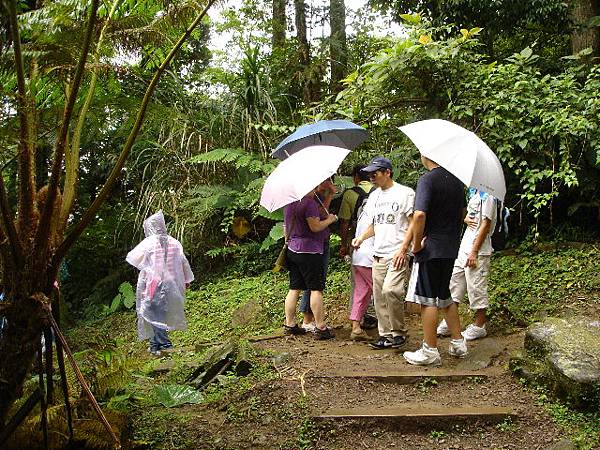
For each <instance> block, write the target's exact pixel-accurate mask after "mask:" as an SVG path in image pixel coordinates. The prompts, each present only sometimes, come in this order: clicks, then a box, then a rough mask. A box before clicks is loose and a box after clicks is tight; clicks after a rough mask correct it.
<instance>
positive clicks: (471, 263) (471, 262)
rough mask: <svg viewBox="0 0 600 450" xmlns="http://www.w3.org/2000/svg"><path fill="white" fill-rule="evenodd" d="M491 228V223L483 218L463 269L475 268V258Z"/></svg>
mask: <svg viewBox="0 0 600 450" xmlns="http://www.w3.org/2000/svg"><path fill="white" fill-rule="evenodd" d="M491 226H492V221H491V220H490V219H489V218H487V217H484V218H483V220H482V221H481V226H480V227H479V231H478V232H477V236H476V237H475V241H474V242H473V247H472V248H471V253H469V256H468V257H467V262H466V263H465V267H477V257H478V256H479V250H480V249H481V246H482V245H483V241H484V240H485V238H486V237H487V235H488V233H489V232H490V228H491Z"/></svg>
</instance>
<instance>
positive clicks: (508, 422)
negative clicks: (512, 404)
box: [496, 417, 517, 433]
mask: <svg viewBox="0 0 600 450" xmlns="http://www.w3.org/2000/svg"><path fill="white" fill-rule="evenodd" d="M496 429H498V430H500V431H502V432H503V433H511V432H513V431H515V430H516V429H517V426H516V424H515V423H514V422H513V421H512V419H511V418H510V417H507V418H506V419H504V420H503V421H502V422H500V423H499V424H498V425H496Z"/></svg>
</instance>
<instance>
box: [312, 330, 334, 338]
mask: <svg viewBox="0 0 600 450" xmlns="http://www.w3.org/2000/svg"><path fill="white" fill-rule="evenodd" d="M333 338H334V334H333V333H332V332H331V330H330V329H329V327H325V329H324V330H321V329H320V328H315V339H316V340H318V341H324V340H326V339H333Z"/></svg>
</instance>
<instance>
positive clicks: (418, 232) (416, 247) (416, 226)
mask: <svg viewBox="0 0 600 450" xmlns="http://www.w3.org/2000/svg"><path fill="white" fill-rule="evenodd" d="M426 220H427V214H426V213H425V212H424V211H415V213H414V215H413V220H412V224H413V227H412V228H413V233H412V243H413V253H418V252H420V251H421V250H422V248H423V233H424V232H425V221H426Z"/></svg>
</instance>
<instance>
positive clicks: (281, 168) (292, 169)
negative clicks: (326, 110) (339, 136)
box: [260, 145, 350, 212]
mask: <svg viewBox="0 0 600 450" xmlns="http://www.w3.org/2000/svg"><path fill="white" fill-rule="evenodd" d="M348 153H350V150H347V149H345V148H340V147H332V146H329V145H313V146H310V147H306V148H303V149H302V150H300V151H298V152H296V153H294V154H293V155H291V156H290V157H289V158H287V159H285V160H284V161H282V162H281V163H279V165H278V166H277V167H276V168H275V170H274V171H273V172H272V173H271V175H269V177H268V178H267V180H266V181H265V185H264V187H263V190H262V193H261V195H260V204H261V205H262V206H264V207H265V209H266V210H267V211H269V212H273V211H275V210H276V209H279V208H282V207H284V206H285V205H289V204H290V203H293V202H295V201H297V200H300V199H301V198H302V197H304V196H305V195H306V194H308V193H309V192H310V191H311V190H313V189H314V188H315V187H316V186H318V185H319V184H320V183H321V182H323V181H325V180H326V179H327V178H329V177H330V176H332V175H333V174H334V173H336V172H337V170H338V168H339V167H340V164H342V161H343V160H344V158H346V156H348Z"/></svg>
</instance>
